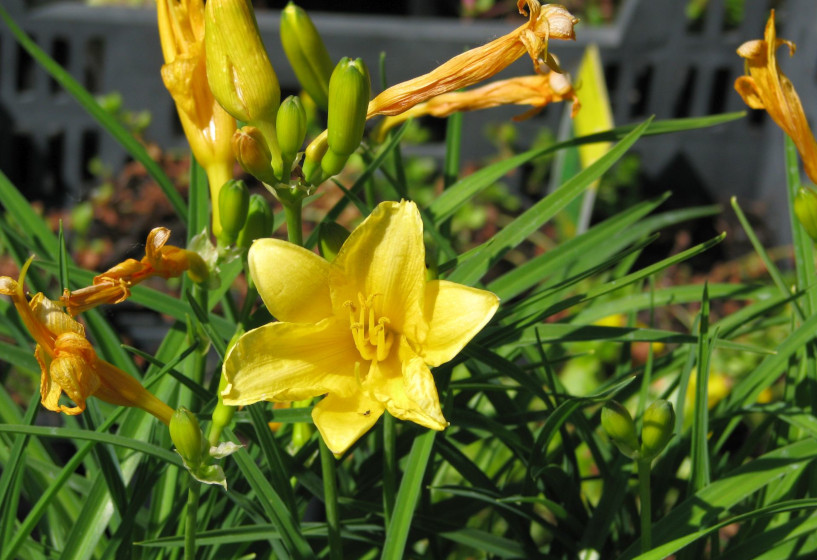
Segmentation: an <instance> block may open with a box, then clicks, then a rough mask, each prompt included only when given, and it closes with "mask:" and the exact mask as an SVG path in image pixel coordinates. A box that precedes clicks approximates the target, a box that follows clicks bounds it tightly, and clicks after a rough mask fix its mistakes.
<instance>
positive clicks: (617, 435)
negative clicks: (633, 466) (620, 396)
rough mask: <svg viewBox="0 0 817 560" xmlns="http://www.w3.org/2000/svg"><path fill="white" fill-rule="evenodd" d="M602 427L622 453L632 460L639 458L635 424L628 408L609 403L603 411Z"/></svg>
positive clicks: (613, 402) (612, 402)
mask: <svg viewBox="0 0 817 560" xmlns="http://www.w3.org/2000/svg"><path fill="white" fill-rule="evenodd" d="M601 426H602V428H604V431H605V432H607V435H608V436H609V437H610V439H611V440H613V443H615V444H616V447H618V449H619V450H620V451H621V452H622V453H624V454H625V455H626V456H627V457H629V458H631V459H633V458H636V457H637V456H638V437H636V435H635V422H633V417H632V416H630V412H629V411H628V410H627V409H626V408H624V407H623V406H622V405H620V404H619V403H617V402H616V401H612V400H610V401H607V402H606V403H605V404H604V408H602V409H601Z"/></svg>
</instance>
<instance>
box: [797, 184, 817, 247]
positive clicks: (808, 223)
mask: <svg viewBox="0 0 817 560" xmlns="http://www.w3.org/2000/svg"><path fill="white" fill-rule="evenodd" d="M794 214H795V215H796V216H797V219H798V220H799V221H800V224H801V225H802V226H803V228H804V229H805V230H806V233H808V235H809V237H811V239H812V241H817V191H815V190H814V189H812V188H811V187H807V188H801V189H800V190H799V191H798V192H797V196H796V197H795V198H794Z"/></svg>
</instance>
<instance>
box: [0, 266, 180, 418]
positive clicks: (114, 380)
mask: <svg viewBox="0 0 817 560" xmlns="http://www.w3.org/2000/svg"><path fill="white" fill-rule="evenodd" d="M32 260H33V257H32V258H31V259H29V260H28V261H27V262H26V263H25V265H24V266H23V268H22V269H21V270H20V278H19V280H14V279H13V278H9V277H8V276H2V277H0V294H3V295H6V296H9V297H11V300H12V302H13V303H14V307H15V308H16V309H17V312H18V313H19V314H20V318H21V319H22V321H23V324H24V325H25V326H26V329H28V332H29V333H30V334H31V336H32V337H33V338H34V340H35V341H36V342H37V346H36V348H35V350H34V356H35V357H36V358H37V363H39V364H40V370H41V372H42V378H41V382H40V396H41V401H42V404H43V406H44V407H46V408H47V409H48V410H53V411H54V412H64V413H65V414H70V415H76V414H79V413H81V412H82V411H83V410H85V401H86V399H87V398H88V397H90V396H91V395H93V396H95V397H97V398H99V399H102V400H103V401H105V402H108V403H111V404H114V405H118V406H135V407H138V408H141V409H142V410H145V411H146V412H149V413H150V414H152V415H154V416H155V417H156V418H158V419H159V420H161V421H162V422H164V423H165V424H169V422H170V417H171V416H172V414H173V410H172V409H171V408H170V407H168V406H167V405H166V404H164V403H163V402H162V401H160V400H159V399H157V398H156V397H155V396H153V395H152V394H151V393H149V392H148V391H147V390H146V389H145V388H144V387H142V385H141V384H140V383H139V382H138V381H137V380H136V379H134V378H133V377H131V376H130V375H128V374H127V373H125V372H124V371H122V370H121V369H119V368H117V367H116V366H114V365H113V364H111V363H108V362H106V361H105V360H101V359H99V358H98V357H97V355H96V351H95V350H94V348H93V346H91V343H90V342H88V340H87V339H86V338H85V329H84V327H83V326H82V325H81V324H80V323H78V322H77V321H75V320H74V319H73V318H72V317H71V316H70V315H68V314H67V313H65V312H64V311H62V309H61V308H60V306H59V304H57V303H55V302H53V301H51V300H50V299H48V298H46V297H45V296H44V295H43V294H42V293H38V294H37V295H35V296H34V297H33V298H32V299H31V301H29V300H28V299H27V298H26V295H25V293H24V292H23V285H24V283H25V276H26V272H27V271H28V267H29V266H30V265H31V261H32ZM63 393H65V395H66V396H67V397H68V398H70V399H71V400H72V401H73V402H74V406H68V405H65V404H60V402H59V401H60V396H61V395H62V394H63Z"/></svg>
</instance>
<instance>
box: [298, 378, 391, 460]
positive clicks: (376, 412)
mask: <svg viewBox="0 0 817 560" xmlns="http://www.w3.org/2000/svg"><path fill="white" fill-rule="evenodd" d="M383 410H384V408H383V405H382V404H380V403H379V402H377V401H376V400H374V399H371V398H369V397H368V396H367V395H365V394H363V393H356V394H354V395H352V396H350V397H348V398H342V397H338V396H336V395H332V394H330V395H327V396H326V397H325V398H324V399H323V400H321V402H319V403H318V404H317V405H315V408H313V409H312V420H313V421H314V422H315V426H317V428H318V431H319V432H320V433H321V437H322V438H323V441H324V442H326V446H327V447H328V448H329V449H330V451H332V453H334V454H336V455H340V454H341V453H343V452H344V451H346V450H347V449H349V447H351V446H352V444H353V443H355V442H356V441H357V440H358V439H360V437H361V436H362V435H363V434H365V433H366V432H368V431H369V430H370V429H371V427H372V426H374V425H375V423H376V422H377V420H378V418H380V416H381V415H382V414H383Z"/></svg>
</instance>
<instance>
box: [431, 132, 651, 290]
mask: <svg viewBox="0 0 817 560" xmlns="http://www.w3.org/2000/svg"><path fill="white" fill-rule="evenodd" d="M650 122H651V120H647V121H646V122H644V123H642V124H641V125H640V126H638V127H637V128H635V129H634V130H633V131H632V132H631V133H630V134H628V135H627V136H625V137H624V138H623V139H622V140H621V141H620V142H619V143H618V144H616V145H615V146H614V147H613V148H612V149H611V150H610V151H609V152H607V153H606V154H605V155H603V156H602V157H600V158H599V159H598V160H596V161H595V162H594V163H593V164H592V165H590V166H589V167H587V168H586V169H583V170H582V171H581V172H580V173H578V174H577V175H576V176H574V177H573V178H571V179H569V180H568V181H567V182H565V183H564V184H563V185H562V186H560V187H559V188H558V189H557V190H556V191H555V192H553V193H551V194H549V195H548V196H546V197H545V198H543V199H542V200H540V201H539V202H537V203H536V204H534V205H533V206H531V207H530V208H529V209H528V210H526V211H525V212H524V213H522V215H520V216H519V217H518V218H516V219H515V220H514V221H513V222H511V223H510V224H509V225H507V226H506V227H504V228H503V229H501V230H500V231H499V232H498V233H497V234H495V235H494V236H493V237H492V238H491V239H490V241H488V242H486V243H484V244H483V245H481V246H480V247H479V248H477V250H476V251H473V252H471V254H470V256H469V257H468V259H467V260H466V261H465V262H463V263H462V264H460V265H459V266H457V268H456V269H455V270H454V272H452V273H451V274H450V275H449V276H448V279H449V280H451V281H452V282H459V283H462V284H473V283H474V282H476V281H477V280H478V279H479V278H481V277H482V275H483V274H485V273H486V272H487V271H488V269H490V268H491V266H492V265H494V264H496V262H498V260H499V259H500V258H501V257H502V256H503V255H504V254H505V253H506V252H508V251H509V250H510V249H512V248H514V247H516V246H517V245H518V244H519V243H521V242H522V241H523V240H524V239H525V238H527V237H528V236H529V235H530V234H531V233H533V232H534V231H536V230H537V229H539V228H540V227H541V226H542V225H543V224H544V223H545V222H547V221H548V220H549V219H550V218H552V217H553V216H554V215H556V213H557V212H558V211H559V210H561V209H562V208H564V207H565V206H566V205H567V204H568V203H569V202H570V201H571V200H573V199H574V198H575V197H576V196H578V195H579V193H581V192H582V191H583V190H584V189H586V188H587V187H588V186H590V184H591V183H592V182H593V181H595V180H596V179H598V178H599V177H601V175H603V174H604V172H605V171H607V170H608V169H609V168H610V167H611V166H612V165H613V164H614V163H615V162H616V161H618V160H619V159H620V158H621V156H623V155H624V153H625V152H626V151H627V150H629V149H630V147H631V146H632V145H633V144H634V143H635V141H636V140H638V139H639V138H640V137H641V136H642V135H643V134H644V132H645V131H646V130H647V128H648V127H649V125H650ZM452 190H453V189H452ZM445 192H452V191H451V190H448V191H445Z"/></svg>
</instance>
